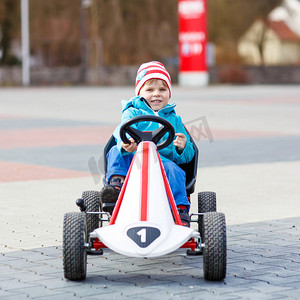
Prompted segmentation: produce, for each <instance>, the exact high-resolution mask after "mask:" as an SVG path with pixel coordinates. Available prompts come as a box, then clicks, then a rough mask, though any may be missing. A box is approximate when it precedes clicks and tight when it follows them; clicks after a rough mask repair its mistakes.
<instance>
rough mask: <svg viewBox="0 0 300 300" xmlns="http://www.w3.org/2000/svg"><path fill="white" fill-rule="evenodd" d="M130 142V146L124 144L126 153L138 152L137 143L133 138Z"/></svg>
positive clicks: (122, 145)
mask: <svg viewBox="0 0 300 300" xmlns="http://www.w3.org/2000/svg"><path fill="white" fill-rule="evenodd" d="M129 141H130V142H131V143H130V144H124V143H123V142H122V144H121V147H122V148H123V149H124V150H125V151H127V152H130V153H132V152H134V151H136V149H137V145H136V143H135V142H134V139H133V138H130V139H129Z"/></svg>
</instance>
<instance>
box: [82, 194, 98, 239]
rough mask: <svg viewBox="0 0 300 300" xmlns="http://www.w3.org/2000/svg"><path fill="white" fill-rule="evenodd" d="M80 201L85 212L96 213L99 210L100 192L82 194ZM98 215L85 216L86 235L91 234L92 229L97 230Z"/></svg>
mask: <svg viewBox="0 0 300 300" xmlns="http://www.w3.org/2000/svg"><path fill="white" fill-rule="evenodd" d="M82 199H83V201H84V204H85V206H86V212H89V211H94V212H98V211H99V208H100V192H99V191H85V192H83V193H82ZM99 220H100V217H99V214H87V215H86V224H87V233H88V234H89V233H90V232H93V231H94V229H97V228H99V226H100V225H99Z"/></svg>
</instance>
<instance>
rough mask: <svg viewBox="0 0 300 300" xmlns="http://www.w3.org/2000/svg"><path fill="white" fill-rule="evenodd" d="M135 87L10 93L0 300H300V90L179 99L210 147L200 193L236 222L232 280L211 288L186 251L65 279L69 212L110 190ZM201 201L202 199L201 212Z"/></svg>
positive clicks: (1, 128) (112, 259)
mask: <svg viewBox="0 0 300 300" xmlns="http://www.w3.org/2000/svg"><path fill="white" fill-rule="evenodd" d="M132 93H133V90H132V89H130V88H112V89H108V88H50V89H44V88H30V89H0V141H1V142H0V198H1V211H0V218H1V231H0V252H1V255H0V298H3V299H22V298H28V297H29V298H32V299H35V298H37V299H38V298H45V299H51V297H53V298H54V299H68V298H86V297H89V298H94V299H99V298H101V299H119V298H128V297H134V298H136V299H155V298H158V297H159V298H161V299H173V298H175V299H176V298H179V299H186V297H188V299H300V297H299V295H300V271H299V270H300V268H299V267H300V265H299V264H300V251H299V249H300V247H299V245H300V241H299V239H300V233H299V228H300V224H299V223H300V214H299V212H300V201H299V200H300V199H299V198H300V196H299V195H300V184H299V183H300V152H299V147H300V119H299V115H300V88H299V87H296V86H249V87H230V86H228V87H210V88H206V89H196V88H195V89H184V88H176V87H175V89H174V93H173V94H174V99H173V100H174V102H176V103H178V108H177V112H178V113H179V114H180V115H181V116H182V118H183V120H184V121H185V123H186V124H187V126H188V128H189V129H190V131H192V132H193V136H194V139H195V140H196V142H197V144H198V147H199V148H200V161H199V172H198V181H197V187H196V190H197V191H201V190H214V191H216V192H217V195H218V211H222V212H224V213H225V215H226V219H227V234H228V270H227V277H226V279H225V280H224V281H223V282H215V283H213V282H206V281H204V280H203V271H202V258H201V257H187V256H186V255H185V252H184V250H179V251H176V252H175V253H172V254H170V255H167V256H163V257H161V258H155V259H154V258H153V259H132V258H128V257H123V256H120V255H118V254H115V253H112V252H111V251H109V250H107V251H105V253H104V255H103V256H97V257H96V256H89V259H88V274H87V279H86V281H84V282H69V281H67V280H65V279H64V278H63V271H62V258H61V239H62V238H61V235H62V218H63V214H64V213H65V212H68V211H74V210H75V211H76V210H77V208H76V207H75V204H74V203H75V199H76V198H78V197H79V196H80V195H81V192H82V191H84V190H89V189H100V188H101V177H102V175H103V172H102V168H103V164H102V163H101V155H102V150H103V147H104V144H105V142H106V141H107V139H108V137H109V136H110V134H111V132H112V130H113V128H114V127H115V126H116V124H117V123H118V121H119V118H120V103H119V102H120V99H122V98H129V97H130V96H131V95H132ZM196 198H197V195H196V193H195V194H194V195H193V197H192V209H193V210H194V211H195V207H196V205H197V203H196Z"/></svg>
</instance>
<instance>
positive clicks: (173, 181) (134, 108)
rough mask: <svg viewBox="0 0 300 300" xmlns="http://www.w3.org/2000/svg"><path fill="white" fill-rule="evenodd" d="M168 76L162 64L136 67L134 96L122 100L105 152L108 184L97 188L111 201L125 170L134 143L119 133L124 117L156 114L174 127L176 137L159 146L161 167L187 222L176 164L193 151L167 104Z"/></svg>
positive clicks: (146, 126) (145, 127) (149, 125)
mask: <svg viewBox="0 0 300 300" xmlns="http://www.w3.org/2000/svg"><path fill="white" fill-rule="evenodd" d="M171 91H172V86H171V77H170V75H169V73H168V72H167V70H166V69H165V67H164V66H163V64H161V63H160V62H156V61H152V62H149V63H144V64H142V65H141V66H140V68H139V69H138V71H137V77H136V85H135V93H136V97H134V98H132V99H130V100H129V101H122V106H123V110H122V122H121V124H120V125H119V126H118V127H117V128H116V130H115V131H114V137H115V139H116V142H117V145H116V146H114V147H112V148H111V149H110V151H109V152H108V154H107V174H106V181H107V184H108V185H106V186H105V187H104V188H103V189H102V190H101V192H100V197H101V201H102V203H105V204H107V203H111V205H112V206H111V209H107V211H109V212H112V209H113V206H114V204H115V202H116V200H117V197H118V194H119V192H120V189H121V187H122V183H123V181H124V178H125V176H126V174H127V171H128V169H129V166H130V162H131V160H132V158H133V153H134V152H135V151H136V149H137V145H136V143H135V142H134V140H133V139H132V138H131V139H129V140H130V141H131V143H130V144H124V143H123V142H122V141H121V139H120V136H119V131H120V127H121V125H122V124H123V123H124V122H126V121H127V120H129V119H131V118H133V117H136V116H140V115H156V116H159V117H162V118H164V119H166V120H167V121H169V122H170V123H171V124H172V126H173V127H174V130H175V135H176V138H175V140H174V141H173V144H170V145H169V146H168V147H166V148H164V149H161V150H159V155H160V157H161V159H162V163H163V165H164V169H165V171H166V175H167V178H168V181H169V184H170V187H171V190H172V193H173V196H174V199H175V202H176V205H177V208H178V212H179V215H180V217H181V220H182V223H183V224H184V225H185V226H189V224H190V220H189V214H188V211H189V207H190V203H189V200H188V198H187V194H186V189H185V172H184V171H183V170H182V169H181V168H180V167H179V166H178V164H183V163H188V162H189V161H191V160H192V158H193V156H194V154H195V152H194V149H193V145H192V143H191V141H190V138H189V136H188V134H187V132H186V130H185V127H184V125H183V123H182V120H181V118H180V116H178V115H176V112H175V110H174V108H175V106H176V105H175V104H169V100H170V98H171ZM137 126H138V128H137V129H139V130H141V131H153V130H155V129H157V128H158V126H159V125H158V124H157V123H155V122H141V123H138V125H137Z"/></svg>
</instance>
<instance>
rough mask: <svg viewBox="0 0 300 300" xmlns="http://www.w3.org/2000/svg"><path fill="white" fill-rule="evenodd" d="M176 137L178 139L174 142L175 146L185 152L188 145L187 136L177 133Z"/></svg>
mask: <svg viewBox="0 0 300 300" xmlns="http://www.w3.org/2000/svg"><path fill="white" fill-rule="evenodd" d="M175 136H177V138H176V140H175V141H174V142H173V144H174V146H176V147H177V148H179V149H181V150H183V149H184V148H185V145H186V136H185V135H184V134H183V133H175Z"/></svg>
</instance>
